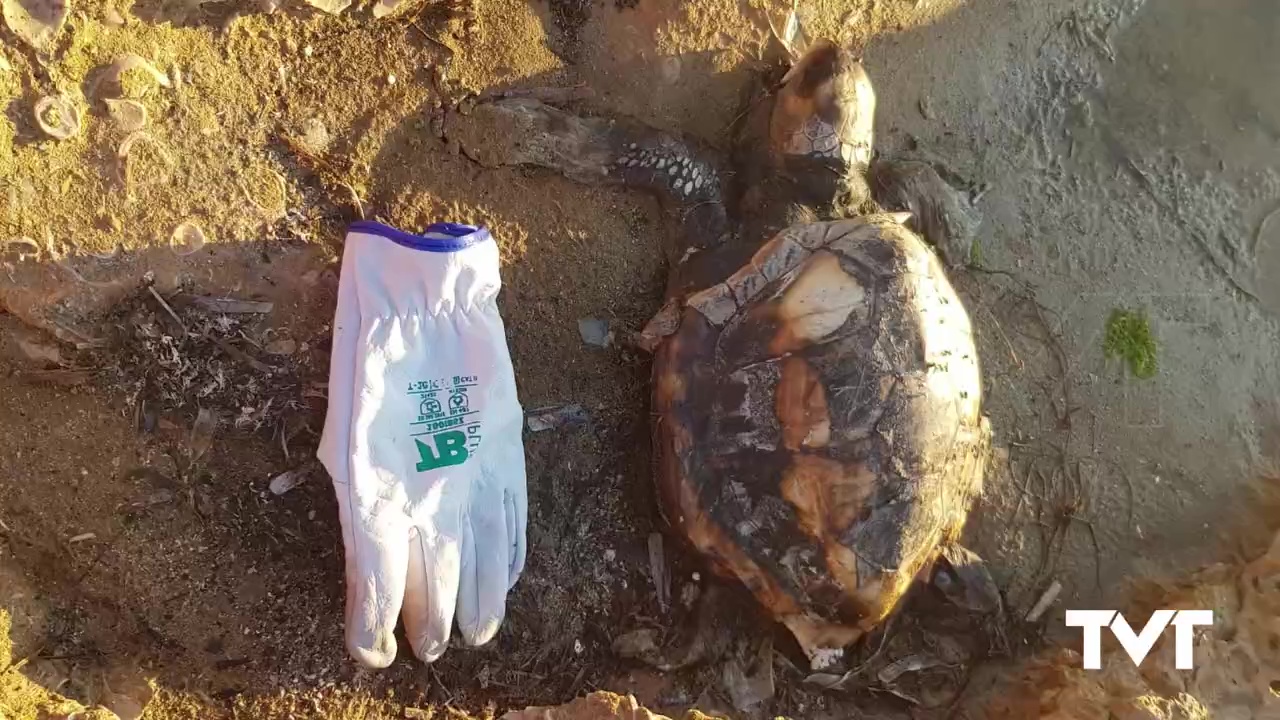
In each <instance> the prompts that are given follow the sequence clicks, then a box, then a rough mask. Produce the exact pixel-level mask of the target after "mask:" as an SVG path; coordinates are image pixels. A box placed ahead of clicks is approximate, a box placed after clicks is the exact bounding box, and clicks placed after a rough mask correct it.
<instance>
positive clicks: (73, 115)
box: [35, 95, 80, 140]
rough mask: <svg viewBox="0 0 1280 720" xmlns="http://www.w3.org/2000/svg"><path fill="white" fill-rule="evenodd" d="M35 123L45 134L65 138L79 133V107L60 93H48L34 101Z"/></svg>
mask: <svg viewBox="0 0 1280 720" xmlns="http://www.w3.org/2000/svg"><path fill="white" fill-rule="evenodd" d="M35 115H36V124H37V125H39V126H40V129H41V130H43V131H44V134H45V135H48V136H49V137H51V138H53V139H55V140H66V139H67V138H71V137H75V136H76V135H78V134H79V133H80V109H79V108H77V107H76V106H75V103H73V102H71V101H70V100H68V99H67V98H65V97H63V96H61V95H49V96H46V97H42V98H40V99H39V100H37V101H36V106H35Z"/></svg>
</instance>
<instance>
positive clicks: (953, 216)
mask: <svg viewBox="0 0 1280 720" xmlns="http://www.w3.org/2000/svg"><path fill="white" fill-rule="evenodd" d="M870 180H871V194H872V197H874V198H875V201H876V203H878V204H879V205H880V206H881V207H883V208H884V209H886V210H903V211H906V212H909V213H911V220H909V221H908V223H907V226H908V227H910V228H911V229H912V230H915V231H916V232H917V233H919V234H920V235H921V236H922V237H924V239H925V240H926V241H928V243H929V244H930V245H933V246H934V247H935V248H937V249H938V251H939V252H940V253H942V257H943V260H945V261H946V263H947V265H949V266H950V267H953V268H954V267H960V266H963V265H967V264H970V263H972V262H974V261H975V260H976V254H975V253H974V250H973V248H974V243H975V242H976V241H977V234H978V226H979V225H981V224H982V217H981V216H980V215H979V214H978V211H977V210H976V209H975V208H974V207H973V204H972V203H971V202H970V200H969V198H968V196H967V194H966V193H963V192H961V191H960V190H957V189H955V188H954V187H952V186H951V185H950V184H949V183H948V182H947V181H946V180H943V179H942V176H941V175H939V174H938V171H937V170H935V169H933V166H932V165H930V164H929V163H926V162H921V161H919V160H877V161H876V162H875V163H874V164H873V165H872V166H871V172H870Z"/></svg>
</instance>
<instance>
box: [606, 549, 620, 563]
mask: <svg viewBox="0 0 1280 720" xmlns="http://www.w3.org/2000/svg"><path fill="white" fill-rule="evenodd" d="M617 557H618V553H617V552H616V551H615V550H614V549H613V548H609V549H608V550H605V551H604V561H605V562H613V561H614V560H615V559H616V558H617Z"/></svg>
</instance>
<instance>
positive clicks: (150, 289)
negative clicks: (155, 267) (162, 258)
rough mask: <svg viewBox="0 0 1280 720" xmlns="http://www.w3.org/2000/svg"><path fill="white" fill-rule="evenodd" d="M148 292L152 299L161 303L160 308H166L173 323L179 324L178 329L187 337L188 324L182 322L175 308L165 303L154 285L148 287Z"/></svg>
mask: <svg viewBox="0 0 1280 720" xmlns="http://www.w3.org/2000/svg"><path fill="white" fill-rule="evenodd" d="M147 292H150V293H151V297H153V298H155V299H156V302H158V303H160V307H162V308H164V311H165V312H167V313H169V317H171V318H173V321H174V322H176V323H178V327H179V328H180V329H181V330H182V334H183V335H186V334H187V326H186V324H185V323H183V322H182V318H180V317H178V313H176V312H174V311H173V308H171V307H169V303H167V302H165V299H164V298H163V297H161V296H160V293H158V292H156V289H155V287H154V286H152V285H148V286H147Z"/></svg>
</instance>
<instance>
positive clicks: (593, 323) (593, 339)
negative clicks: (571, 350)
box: [578, 317, 613, 348]
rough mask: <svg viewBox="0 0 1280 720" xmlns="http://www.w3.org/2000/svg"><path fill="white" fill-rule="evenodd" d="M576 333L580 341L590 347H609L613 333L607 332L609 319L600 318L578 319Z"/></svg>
mask: <svg viewBox="0 0 1280 720" xmlns="http://www.w3.org/2000/svg"><path fill="white" fill-rule="evenodd" d="M578 334H579V335H581V336H582V342H584V343H586V344H587V345H590V346H592V347H599V348H603V347H609V343H610V341H612V340H613V333H611V332H609V321H608V320H601V319H600V318H594V317H589V318H582V319H581V320H579V321H578Z"/></svg>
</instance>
